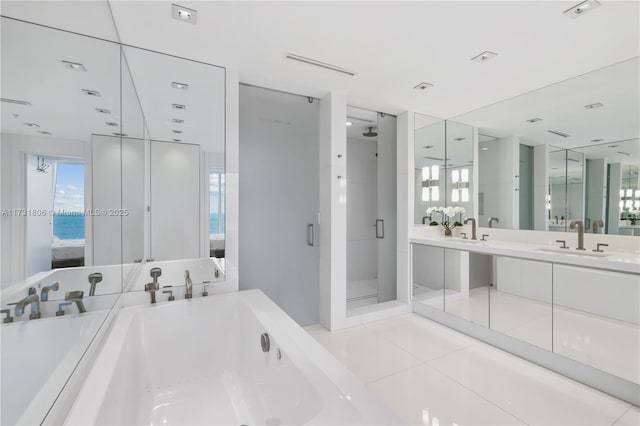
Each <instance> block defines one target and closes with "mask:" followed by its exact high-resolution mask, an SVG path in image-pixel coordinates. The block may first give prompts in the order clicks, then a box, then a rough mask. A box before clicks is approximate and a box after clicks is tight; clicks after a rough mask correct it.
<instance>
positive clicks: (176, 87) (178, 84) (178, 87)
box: [171, 81, 189, 90]
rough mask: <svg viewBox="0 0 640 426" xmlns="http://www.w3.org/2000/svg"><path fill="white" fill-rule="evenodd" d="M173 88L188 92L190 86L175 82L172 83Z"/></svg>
mask: <svg viewBox="0 0 640 426" xmlns="http://www.w3.org/2000/svg"><path fill="white" fill-rule="evenodd" d="M171 87H173V88H174V89H181V90H187V89H188V88H189V85H188V84H187V83H178V82H177V81H173V82H171Z"/></svg>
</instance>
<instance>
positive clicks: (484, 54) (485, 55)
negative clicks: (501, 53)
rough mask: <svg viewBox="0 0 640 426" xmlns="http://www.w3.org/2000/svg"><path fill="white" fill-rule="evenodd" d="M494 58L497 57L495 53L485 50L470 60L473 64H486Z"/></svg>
mask: <svg viewBox="0 0 640 426" xmlns="http://www.w3.org/2000/svg"><path fill="white" fill-rule="evenodd" d="M496 56H498V54H497V53H495V52H490V51H488V50H485V51H484V52H482V53H481V54H479V55H477V56H474V57H473V58H471V60H472V61H474V62H487V61H488V60H489V59H493V58H495V57H496Z"/></svg>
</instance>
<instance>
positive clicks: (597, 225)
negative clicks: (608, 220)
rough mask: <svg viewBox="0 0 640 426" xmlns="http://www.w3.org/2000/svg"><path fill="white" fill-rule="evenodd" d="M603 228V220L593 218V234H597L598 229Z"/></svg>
mask: <svg viewBox="0 0 640 426" xmlns="http://www.w3.org/2000/svg"><path fill="white" fill-rule="evenodd" d="M603 228H604V222H603V221H601V220H594V221H593V233H594V234H599V233H600V230H601V229H603Z"/></svg>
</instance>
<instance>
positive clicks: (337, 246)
mask: <svg viewBox="0 0 640 426" xmlns="http://www.w3.org/2000/svg"><path fill="white" fill-rule="evenodd" d="M346 119H347V102H346V96H345V94H344V93H338V92H331V93H329V94H328V95H327V96H325V97H324V98H322V99H321V100H320V128H319V132H320V217H319V218H318V224H319V230H320V232H319V234H320V237H319V244H320V288H319V296H320V297H319V299H320V310H319V312H320V324H322V325H323V326H324V327H326V328H327V329H329V330H336V329H339V328H343V327H344V326H345V322H346V315H347V239H346V235H347V204H346V203H347V180H346V179H347V176H346V172H347V129H346V125H345V122H346Z"/></svg>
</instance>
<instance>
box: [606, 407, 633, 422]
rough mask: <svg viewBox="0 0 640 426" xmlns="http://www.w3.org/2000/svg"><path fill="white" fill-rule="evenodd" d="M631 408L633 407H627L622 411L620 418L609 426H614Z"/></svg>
mask: <svg viewBox="0 0 640 426" xmlns="http://www.w3.org/2000/svg"><path fill="white" fill-rule="evenodd" d="M632 408H633V405H629V407H627V409H626V410H624V411H623V412H622V414H620V417H618V418H617V419H615V420H614V421H613V423H611V426H615V424H616V423H618V422H619V421H620V419H621V418H623V417H624V416H625V415H626V414H627V413H628V412H629V411H631V409H632Z"/></svg>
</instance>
